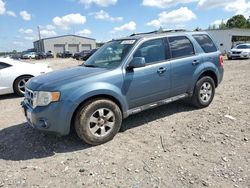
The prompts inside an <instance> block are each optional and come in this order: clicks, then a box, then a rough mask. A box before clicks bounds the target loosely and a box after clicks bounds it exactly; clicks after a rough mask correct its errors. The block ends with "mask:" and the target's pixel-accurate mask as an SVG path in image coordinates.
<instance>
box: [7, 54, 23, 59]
mask: <svg viewBox="0 0 250 188" xmlns="http://www.w3.org/2000/svg"><path fill="white" fill-rule="evenodd" d="M10 57H11V58H12V59H17V60H18V59H21V58H22V54H21V53H15V54H12V55H11V56H10Z"/></svg>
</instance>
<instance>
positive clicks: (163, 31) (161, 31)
mask: <svg viewBox="0 0 250 188" xmlns="http://www.w3.org/2000/svg"><path fill="white" fill-rule="evenodd" d="M185 31H187V30H185V29H167V30H163V29H159V30H155V31H151V32H145V33H133V34H132V35H130V37H132V36H137V35H148V34H161V33H172V32H185Z"/></svg>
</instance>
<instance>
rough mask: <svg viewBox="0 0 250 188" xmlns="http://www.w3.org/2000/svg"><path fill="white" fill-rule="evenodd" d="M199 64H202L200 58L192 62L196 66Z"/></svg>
mask: <svg viewBox="0 0 250 188" xmlns="http://www.w3.org/2000/svg"><path fill="white" fill-rule="evenodd" d="M198 64H200V60H194V61H193V63H192V65H194V66H196V65H198Z"/></svg>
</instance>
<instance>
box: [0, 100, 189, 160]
mask: <svg viewBox="0 0 250 188" xmlns="http://www.w3.org/2000/svg"><path fill="white" fill-rule="evenodd" d="M192 110H194V108H192V107H190V106H189V105H187V104H185V103H183V102H175V103H172V104H169V105H165V106H161V107H159V108H156V109H152V110H148V111H145V112H142V113H140V114H137V115H134V116H131V117H129V118H127V119H125V120H124V122H123V125H122V130H121V131H125V130H128V129H132V128H135V127H138V126H142V125H144V124H145V123H149V122H152V121H155V120H156V119H160V118H163V117H166V116H171V115H172V114H176V113H180V112H185V111H192ZM121 134H122V133H121ZM89 147H90V146H89V145H87V144H84V143H83V142H82V141H81V140H80V139H78V138H77V136H76V134H73V133H72V134H71V135H69V136H65V137H56V136H54V135H47V134H44V133H41V132H39V131H37V130H34V129H33V128H31V127H30V126H29V125H28V124H27V123H24V124H19V125H14V126H11V127H8V128H5V129H3V130H0V159H4V160H13V161H19V160H29V159H37V158H45V157H49V156H53V155H54V154H55V153H67V152H73V151H78V150H84V149H87V148H89Z"/></svg>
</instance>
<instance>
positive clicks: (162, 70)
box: [157, 67, 167, 74]
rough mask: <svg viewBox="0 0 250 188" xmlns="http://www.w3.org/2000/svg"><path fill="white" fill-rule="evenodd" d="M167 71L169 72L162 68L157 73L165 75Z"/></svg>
mask: <svg viewBox="0 0 250 188" xmlns="http://www.w3.org/2000/svg"><path fill="white" fill-rule="evenodd" d="M166 71H167V69H166V68H164V67H160V68H159V69H158V70H157V72H158V73H159V74H163V73H164V72H166Z"/></svg>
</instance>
